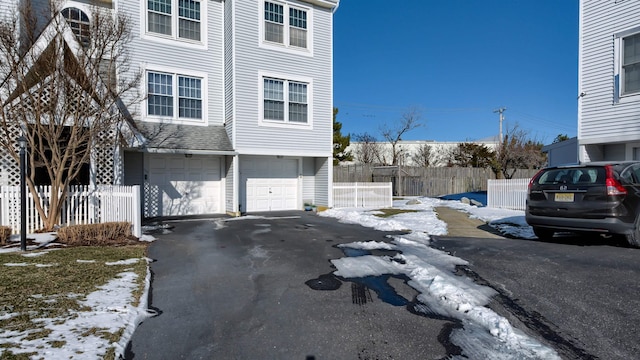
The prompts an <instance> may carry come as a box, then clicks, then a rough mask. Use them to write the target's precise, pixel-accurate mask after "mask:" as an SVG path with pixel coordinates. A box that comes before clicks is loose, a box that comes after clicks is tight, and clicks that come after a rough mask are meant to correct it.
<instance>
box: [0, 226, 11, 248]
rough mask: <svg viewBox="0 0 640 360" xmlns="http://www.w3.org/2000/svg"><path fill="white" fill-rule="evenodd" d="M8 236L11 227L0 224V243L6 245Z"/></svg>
mask: <svg viewBox="0 0 640 360" xmlns="http://www.w3.org/2000/svg"><path fill="white" fill-rule="evenodd" d="M9 236H11V228H10V227H8V226H1V225H0V245H6V244H7V240H9Z"/></svg>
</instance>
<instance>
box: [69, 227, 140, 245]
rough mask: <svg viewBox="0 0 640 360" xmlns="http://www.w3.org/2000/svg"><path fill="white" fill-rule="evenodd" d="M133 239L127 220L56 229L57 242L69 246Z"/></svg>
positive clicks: (120, 243)
mask: <svg viewBox="0 0 640 360" xmlns="http://www.w3.org/2000/svg"><path fill="white" fill-rule="evenodd" d="M134 239H135V237H133V236H132V235H131V223H128V222H108V223H102V224H91V225H71V226H65V227H63V228H60V229H59V230H58V242H60V243H62V244H66V245H71V246H109V245H126V244H131V243H132V241H135V240H134Z"/></svg>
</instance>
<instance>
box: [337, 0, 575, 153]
mask: <svg viewBox="0 0 640 360" xmlns="http://www.w3.org/2000/svg"><path fill="white" fill-rule="evenodd" d="M333 55H334V63H333V68H334V93H333V101H334V106H335V107H337V108H338V109H339V113H338V118H337V119H338V121H340V122H341V123H342V124H343V127H342V132H343V134H347V133H351V134H361V133H364V132H367V133H369V134H371V135H374V136H376V137H378V138H380V131H379V128H380V126H381V124H384V123H389V124H393V122H394V121H397V120H398V119H399V118H400V117H401V115H402V114H403V113H404V112H406V111H407V110H408V109H410V108H412V107H415V108H418V109H420V110H421V113H422V121H423V124H424V126H422V127H420V128H418V129H416V130H413V131H412V132H410V133H408V134H407V135H406V136H404V137H403V139H404V140H436V141H466V140H479V139H483V138H487V137H491V136H496V135H498V132H499V120H498V114H497V113H494V112H493V111H494V110H496V109H498V108H499V107H502V106H504V107H506V108H507V110H506V111H505V112H504V114H505V123H504V125H503V128H504V129H506V128H507V127H513V126H516V125H517V126H518V127H519V128H521V129H524V130H526V131H528V132H529V134H530V136H531V137H532V138H535V139H537V140H539V141H542V142H544V143H550V142H551V141H553V139H554V138H555V137H556V135H558V134H567V135H569V136H570V137H573V136H576V134H577V95H578V94H577V88H578V85H577V84H578V77H577V74H578V0H535V1H531V0H527V1H524V0H401V1H388V0H387V1H381V0H342V1H340V6H339V8H338V10H337V11H336V13H335V15H334V54H333Z"/></svg>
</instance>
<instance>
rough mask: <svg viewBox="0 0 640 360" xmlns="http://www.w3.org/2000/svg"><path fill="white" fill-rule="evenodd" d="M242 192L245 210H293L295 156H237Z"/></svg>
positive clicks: (296, 163)
mask: <svg viewBox="0 0 640 360" xmlns="http://www.w3.org/2000/svg"><path fill="white" fill-rule="evenodd" d="M240 172H241V174H242V186H243V190H244V191H243V195H244V196H242V198H243V199H245V206H244V207H246V210H245V209H243V210H245V211H248V212H252V211H277V210H296V209H299V207H300V206H299V204H298V159H282V158H281V159H278V158H274V157H266V156H265V157H241V158H240Z"/></svg>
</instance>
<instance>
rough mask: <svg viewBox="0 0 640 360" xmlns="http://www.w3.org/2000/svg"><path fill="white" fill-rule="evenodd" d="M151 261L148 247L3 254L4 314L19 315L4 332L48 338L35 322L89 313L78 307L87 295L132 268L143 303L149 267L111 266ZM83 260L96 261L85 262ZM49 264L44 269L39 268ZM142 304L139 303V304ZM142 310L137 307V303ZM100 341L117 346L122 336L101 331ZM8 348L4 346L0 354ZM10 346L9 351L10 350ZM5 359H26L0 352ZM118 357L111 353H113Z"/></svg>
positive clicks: (4, 323) (0, 297)
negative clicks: (142, 296)
mask: <svg viewBox="0 0 640 360" xmlns="http://www.w3.org/2000/svg"><path fill="white" fill-rule="evenodd" d="M145 256H146V245H130V246H117V247H95V246H82V247H71V248H66V249H57V250H52V251H48V252H46V254H44V255H41V256H37V257H24V256H22V255H21V254H19V253H6V254H0V267H2V269H1V270H2V271H0V314H2V313H10V314H14V316H11V317H9V318H6V319H3V320H0V328H2V329H5V330H12V331H18V332H23V331H27V330H29V331H32V335H31V336H36V337H39V338H44V337H46V336H47V331H48V330H47V329H44V328H42V326H43V325H42V324H41V323H38V322H37V321H34V320H36V319H40V318H61V319H64V318H68V317H70V316H77V315H75V313H76V312H83V311H90V310H91V309H88V308H86V307H84V306H82V305H81V303H80V302H79V301H80V300H83V299H84V298H85V297H86V296H87V295H88V294H90V293H92V292H94V291H96V290H98V287H99V286H102V285H104V284H106V283H107V282H109V281H110V280H112V279H113V278H115V277H116V275H117V274H119V273H120V272H122V271H123V269H124V268H125V267H126V268H127V269H133V270H132V271H134V272H135V273H136V274H137V275H138V277H137V289H138V290H137V292H136V293H134V294H133V296H134V299H139V298H140V296H141V295H142V291H143V290H144V280H145V277H146V271H147V263H146V262H145V261H138V262H137V263H135V264H133V265H132V264H128V265H121V266H113V265H106V263H108V262H116V261H119V260H125V259H131V258H143V257H145ZM78 260H92V261H93V262H86V261H81V262H79V261H78ZM10 263H14V264H23V265H24V266H5V265H4V264H10ZM42 264H47V265H50V266H47V267H42V266H38V265H42ZM136 301H137V300H136ZM133 305H134V306H137V304H133ZM96 332H97V333H98V335H99V336H101V337H103V338H105V339H109V341H117V339H119V337H120V336H121V335H122V334H121V331H119V332H118V333H114V334H111V333H107V332H105V331H101V332H100V331H97V330H96ZM7 345H8V344H6V343H5V344H0V349H2V348H3V347H7ZM50 345H51V346H52V347H56V346H64V344H63V343H51V344H50ZM9 347H10V346H9ZM0 353H1V355H0V359H22V358H27V357H23V355H24V354H19V355H15V354H11V353H10V352H9V351H5V352H2V351H0ZM110 353H111V354H113V352H112V351H110Z"/></svg>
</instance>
